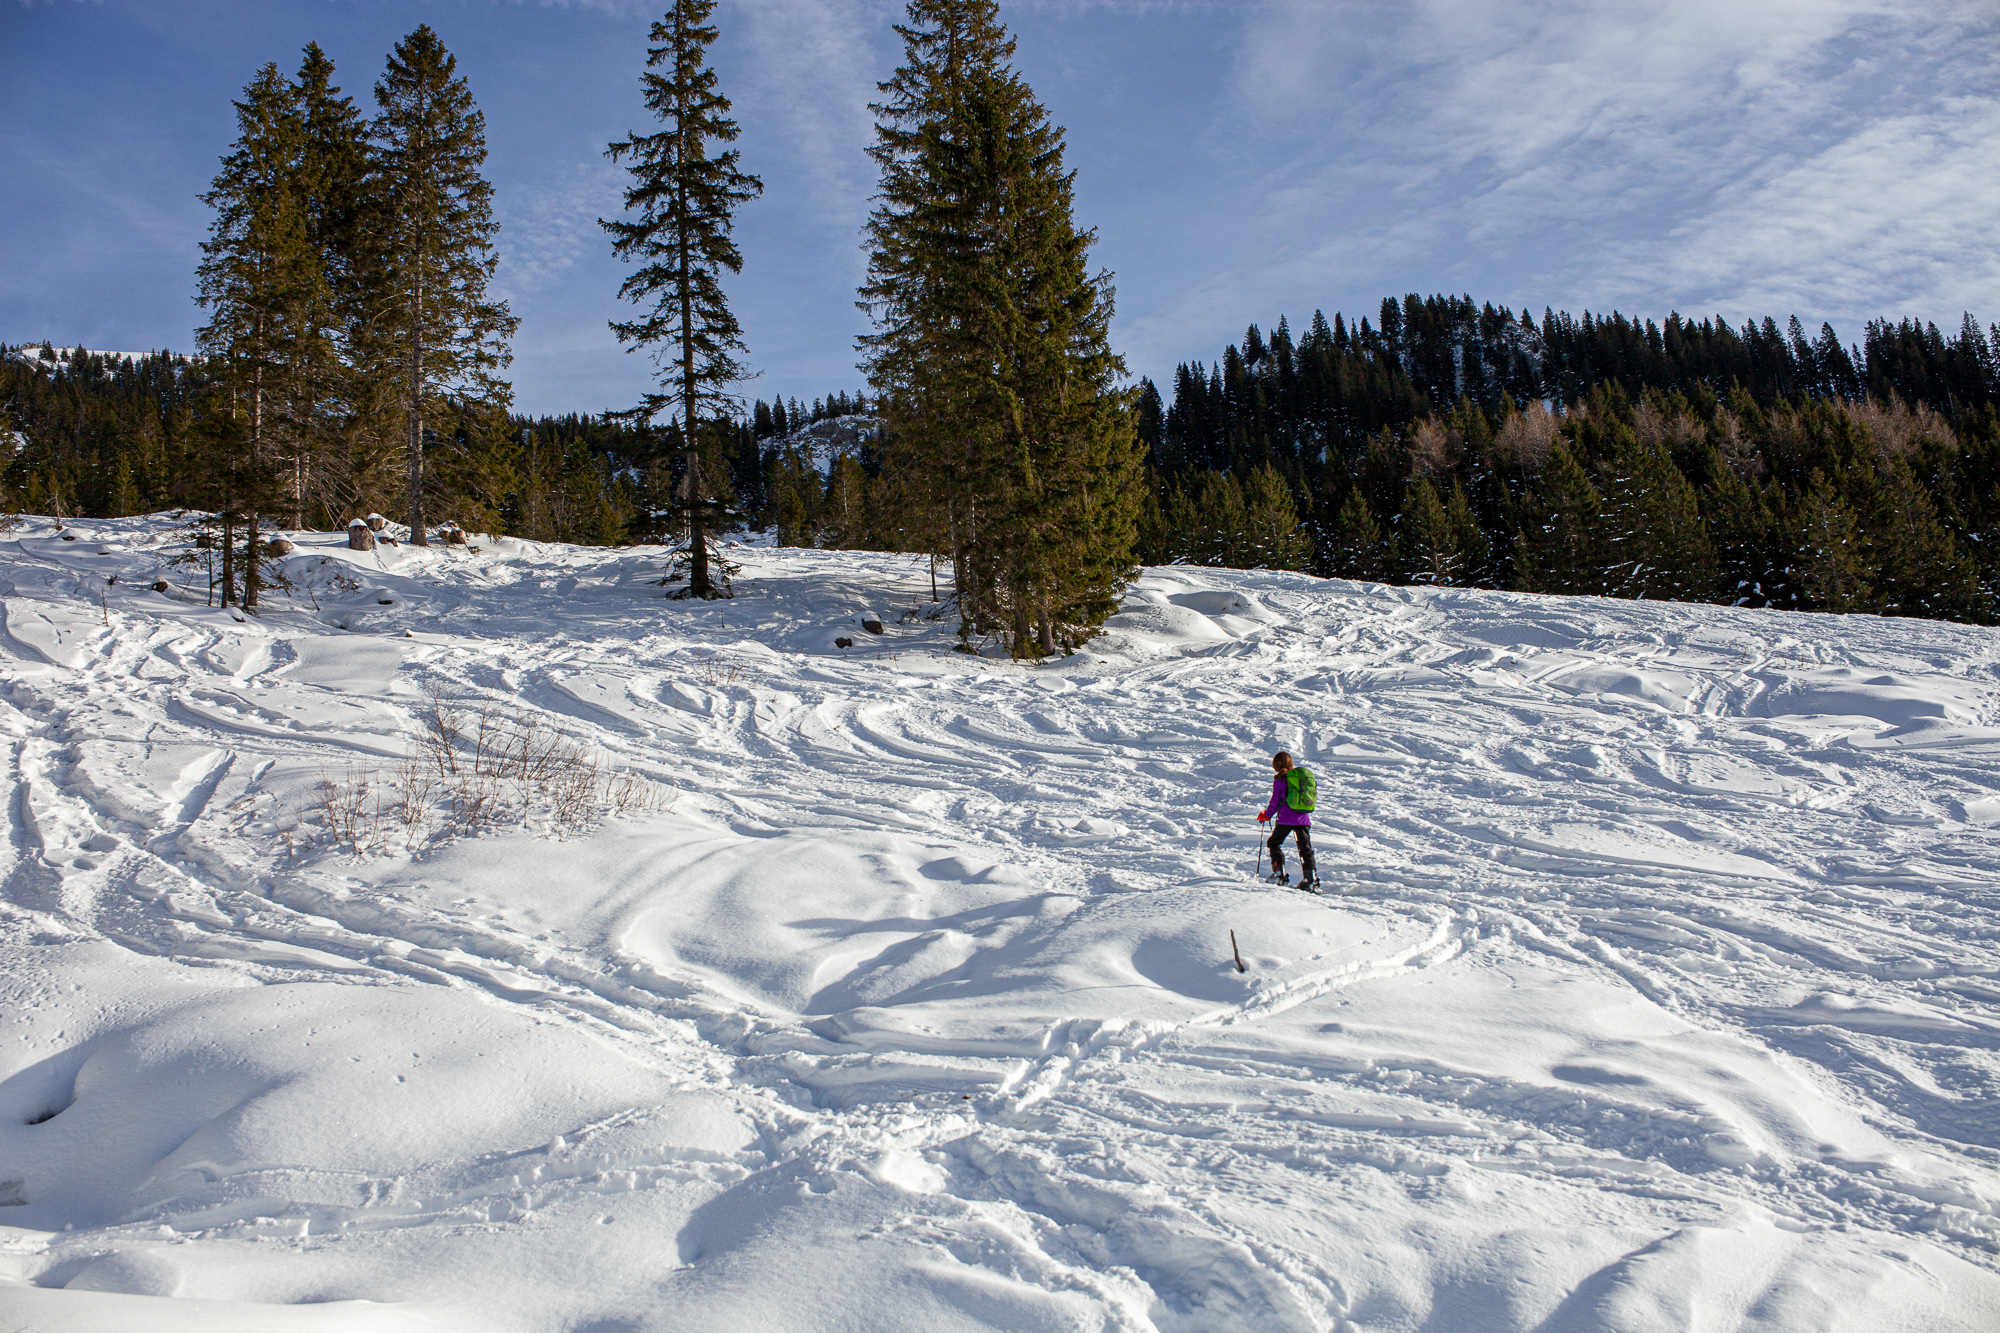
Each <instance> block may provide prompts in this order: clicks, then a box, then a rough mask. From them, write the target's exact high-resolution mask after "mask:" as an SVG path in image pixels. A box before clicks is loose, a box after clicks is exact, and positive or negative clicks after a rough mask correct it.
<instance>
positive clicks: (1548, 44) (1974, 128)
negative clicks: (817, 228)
mask: <svg viewBox="0 0 2000 1333" xmlns="http://www.w3.org/2000/svg"><path fill="white" fill-rule="evenodd" d="M1241 13H1242V21H1241V26H1240V28H1239V29H1238V33H1237V40H1236V44H1235V47H1234V55H1233V65H1232V68H1231V72H1230V76H1229V79H1230V85H1231V88H1232V91H1233V99H1234V101H1235V102H1236V103H1237V104H1238V105H1240V106H1242V107H1244V108H1247V109H1248V112H1247V114H1245V115H1244V116H1243V117H1242V119H1241V121H1240V123H1239V124H1235V125H1232V126H1230V127H1229V131H1228V138H1229V142H1228V145H1227V151H1228V152H1229V154H1231V155H1232V156H1233V157H1234V158H1235V159H1237V160H1239V161H1243V162H1246V163H1249V164H1251V168H1252V169H1251V171H1249V172H1246V173H1245V177H1246V178H1245V181H1244V186H1243V192H1242V194H1241V196H1240V197H1237V198H1233V199H1231V200H1230V201H1229V205H1228V206H1231V207H1234V208H1236V209H1238V210H1239V211H1240V213H1241V216H1242V217H1244V218H1245V219H1247V222H1246V225H1245V228H1244V230H1245V233H1246V240H1245V243H1244V244H1243V245H1242V246H1241V247H1240V248H1239V249H1238V250H1237V251H1236V252H1235V253H1234V254H1231V255H1228V256H1226V257H1224V258H1223V263H1222V264H1221V265H1219V266H1218V268H1219V271H1216V272H1212V273H1210V274H1208V275H1205V277H1204V280H1202V281H1200V282H1198V283H1197V284H1196V285H1194V286H1193V287H1191V288H1189V289H1187V290H1185V291H1184V292H1181V293H1178V294H1175V295H1173V296H1168V297H1167V298H1166V299H1165V300H1163V301H1161V302H1160V303H1159V304H1158V305H1156V306H1155V307H1154V308H1153V309H1152V310H1150V311H1148V312H1146V313H1144V314H1142V315H1141V316H1140V317H1139V318H1138V319H1136V320H1135V321H1133V323H1132V324H1131V325H1130V326H1129V331H1130V332H1131V333H1133V334H1134V335H1136V336H1137V337H1138V339H1139V341H1141V342H1142V343H1146V344H1152V343H1154V342H1156V341H1164V340H1166V339H1168V338H1173V337H1175V336H1176V332H1177V331H1178V337H1179V339H1180V340H1182V341H1183V342H1184V341H1185V338H1186V329H1187V327H1188V326H1190V325H1195V324H1201V323H1205V322H1207V320H1208V319H1210V318H1213V316H1211V315H1210V314H1209V309H1210V308H1211V307H1215V306H1218V305H1221V304H1223V303H1226V302H1227V301H1228V299H1229V298H1230V296H1231V295H1232V294H1233V295H1234V297H1235V299H1236V300H1237V302H1238V306H1239V312H1240V313H1238V314H1237V316H1236V319H1237V320H1239V321H1240V320H1241V318H1243V316H1244V314H1248V313H1252V312H1254V311H1255V310H1257V309H1260V308H1261V309H1263V310H1266V311H1272V310H1274V309H1276V308H1291V309H1294V310H1296V309H1298V308H1299V307H1300V305H1301V303H1302V302H1301V297H1303V298H1304V304H1305V305H1306V306H1307V307H1308V308H1309V307H1310V305H1311V304H1314V303H1317V302H1318V301H1321V300H1327V301H1337V300H1340V299H1342V298H1349V299H1351V298H1352V297H1353V296H1355V295H1359V294H1361V293H1363V292H1366V291H1369V290H1372V291H1374V292H1376V293H1378V294H1389V293H1393V292H1398V291H1404V290H1424V291H1429V290H1437V289H1439V288H1460V287H1463V288H1471V289H1473V290H1474V294H1475V295H1491V296H1493V297H1494V298H1496V299H1510V300H1512V301H1513V302H1514V303H1515V304H1521V303H1523V302H1526V301H1533V302H1534V303H1535V304H1536V305H1538V306H1539V305H1540V304H1541V303H1543V302H1552V303H1556V304H1565V303H1567V304H1570V305H1572V306H1579V305H1583V304H1590V305H1597V306H1606V305H1611V304H1620V305H1623V306H1624V307H1625V308H1626V309H1636V310H1640V311H1643V312H1645V313H1649V314H1650V313H1664V311H1665V310H1666V309H1667V308H1669V307H1676V306H1677V307H1680V308H1683V309H1697V310H1702V311H1709V310H1720V311H1723V312H1725V313H1728V314H1731V315H1732V316H1743V315H1748V314H1751V313H1755V314H1759V315H1761V314H1766V313H1771V314H1776V315H1778V316H1779V317H1780V318H1782V317H1783V316H1784V315H1785V314H1786V313H1788V312H1789V311H1791V310H1797V311H1799V313H1801V314H1802V315H1808V316H1811V317H1813V318H1823V317H1824V318H1833V319H1835V320H1836V322H1837V323H1840V322H1843V321H1844V322H1845V325H1846V326H1847V327H1848V328H1849V329H1850V330H1852V331H1856V332H1858V329H1854V328H1853V326H1854V325H1855V323H1856V322H1857V321H1858V320H1859V319H1861V318H1864V317H1867V316H1870V315H1874V314H1886V313H1891V312H1896V313H1901V312H1903V311H1906V310H1908V311H1911V312H1912V313H1918V314H1926V315H1931V316H1933V317H1937V318H1952V319H1954V320H1955V318H1956V313H1957V311H1958V310H1959V309H1960V308H1962V307H1966V306H1969V307H1971V308H1973V309H1975V310H1977V309H1981V308H1984V309H1988V310H1991V309H1994V308H1996V307H2000V258H1996V256H1995V248H1994V247H1993V246H1992V245H1991V244H1990V241H1989V238H1990V236H1991V233H1992V223H1991V219H1992V218H1994V217H1995V216H2000V170H1996V168H2000V150H1996V148H1995V145H1996V144H2000V78H1996V74H1995V71H1996V70H2000V11H1996V10H1995V9H1994V7H1993V6H1991V5H1990V4H1984V3H1969V2H1968V0H1679V2H1677V3H1674V4H1670V5H1662V6H1638V5H1631V4H1626V3H1616V2H1613V0H1556V2H1555V3H1550V2H1549V0H1405V2H1404V3H1400V4H1382V3H1361V2H1359V0H1272V2H1271V3H1264V4H1258V5H1254V6H1246V7H1245V9H1244V10H1243V11H1241ZM1162 295H1163V296H1165V295H1166V294H1164V293H1163V294H1162ZM1350 308H1353V307H1350ZM1267 317H1268V315H1267Z"/></svg>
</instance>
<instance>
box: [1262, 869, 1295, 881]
mask: <svg viewBox="0 0 2000 1333" xmlns="http://www.w3.org/2000/svg"><path fill="white" fill-rule="evenodd" d="M1264 882H1265V883H1266V884H1290V883H1291V882H1292V876H1291V874H1290V872H1288V871H1284V870H1273V871H1272V872H1271V873H1270V874H1268V875H1266V876H1264Z"/></svg>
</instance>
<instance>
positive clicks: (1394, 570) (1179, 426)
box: [0, 297, 2000, 622]
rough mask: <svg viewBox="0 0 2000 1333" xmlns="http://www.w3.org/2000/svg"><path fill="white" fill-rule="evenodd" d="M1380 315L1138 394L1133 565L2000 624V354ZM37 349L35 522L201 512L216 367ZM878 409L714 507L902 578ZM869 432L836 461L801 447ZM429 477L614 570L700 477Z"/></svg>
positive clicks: (761, 468) (455, 441)
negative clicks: (600, 547) (1296, 572)
mask: <svg viewBox="0 0 2000 1333" xmlns="http://www.w3.org/2000/svg"><path fill="white" fill-rule="evenodd" d="M1384 304H1385V309H1393V310H1395V312H1396V317H1393V318H1385V319H1384V320H1383V321H1382V324H1381V325H1380V326H1376V325H1372V324H1371V323H1370V322H1369V321H1367V320H1365V319H1364V320H1362V321H1360V322H1359V323H1358V324H1356V325H1353V326H1350V325H1349V324H1348V323H1347V322H1346V320H1345V319H1344V317H1342V316H1338V315H1336V316H1335V318H1334V320H1333V321H1332V323H1331V324H1329V323H1328V322H1327V321H1326V320H1324V319H1323V318H1320V317H1317V316H1316V317H1315V319H1314V321H1313V323H1312V324H1311V325H1310V326H1309V331H1308V333H1307V335H1306V336H1305V337H1304V338H1302V339H1300V340H1298V342H1297V343H1294V342H1293V340H1292V338H1291V335H1290V330H1289V327H1288V324H1287V321H1285V320H1283V319H1280V321H1279V323H1278V326H1277V328H1276V329H1275V330H1274V331H1273V332H1272V333H1271V334H1269V335H1268V336H1267V335H1264V334H1263V333H1262V332H1261V331H1260V330H1259V329H1257V328H1256V327H1254V326H1253V327H1252V328H1251V329H1250V330H1249V331H1248V332H1247V333H1246V335H1245V337H1244V339H1243V341H1242V343H1241V344H1239V345H1235V346H1231V347H1229V348H1227V349H1225V351H1224V353H1223V355H1222V357H1221V358H1219V359H1218V360H1217V362H1216V363H1215V364H1214V366H1213V367H1212V368H1211V367H1208V366H1205V365H1202V364H1201V363H1190V364H1188V365H1186V366H1183V367H1181V368H1180V370H1179V372H1178V373H1177V374H1176V376H1175V381H1174V386H1173V398H1172V400H1171V402H1163V401H1162V399H1161V397H1160V395H1159V394H1158V392H1157V390H1156V389H1155V388H1154V386H1153V385H1152V384H1151V383H1150V382H1149V381H1145V380H1142V381H1141V382H1140V384H1139V387H1138V389H1137V392H1136V395H1135V397H1136V404H1135V412H1134V416H1135V419H1136V421H1137V426H1138V432H1139V436H1140V439H1141V441H1142V442H1143V444H1144V446H1145V448H1146V451H1147V462H1148V471H1147V481H1148V489H1147V496H1146V502H1145V507H1144V509H1143V511H1142V517H1141V522H1140V531H1139V541H1140V547H1139V558H1140V559H1142V560H1143V561H1145V562H1147V563H1162V564H1164V563H1172V562H1174V561H1185V562H1188V563H1194V564H1213V565H1231V566H1247V567H1256V566H1264V567H1272V568H1289V569H1302V570H1308V571H1311V572H1315V573H1319V574H1324V575H1334V576H1342V577H1355V578H1371V579H1386V580H1389V581H1393V582H1405V583H1419V584H1422V583H1430V584H1452V585H1458V586H1467V587H1500V588H1521V589H1526V590H1531V591H1544V592H1594V593H1600V594H1604V595H1608V596H1644V597H1655V598H1674V599H1677V600H1692V601H1716V602H1730V603H1741V604H1745V605H1768V606H1776V607H1782V608H1790V609H1820V610H1869V611H1879V612H1884V613H1888V614H1900V615H1921V616H1932V617H1942V618H1947V619H1959V620H1972V621H1978V622H1990V621H1992V620H1993V619H1994V618H1995V609H1996V603H1995V599H1996V596H2000V410H1996V409H2000V330H1995V329H1988V330H1987V331H1985V332H1984V333H1982V332H1981V331H1980V329H1979V327H1978V326H1977V325H1976V324H1975V323H1973V322H1972V321H1971V320H1970V319H1968V320H1966V321H1965V322H1964V324H1963V325H1962V326H1961V328H1960V329H1959V330H1958V331H1957V332H1956V333H1954V334H1952V335H1949V336H1947V335H1945V334H1944V333H1942V332H1941V331H1940V330H1939V329H1938V328H1937V327H1936V326H1935V325H1933V324H1918V323H1915V322H1913V321H1903V322H1901V323H1891V322H1888V321H1878V322H1875V323H1872V324H1870V325H1868V326H1867V328H1866V330H1865V332H1864V336H1863V339H1862V341H1861V342H1860V343H1859V344H1857V345H1854V346H1844V345H1843V344H1841V343H1840V342H1839V340H1838V339H1837V338H1836V337H1835V336H1834V334H1833V331H1832V330H1831V329H1828V328H1826V327H1824V326H1822V329H1821V331H1820V333H1819V335H1818V336H1816V337H1814V338H1810V339H1809V338H1807V337H1806V336H1805V335H1804V333H1803V331H1802V330H1801V328H1800V327H1799V325H1798V322H1797V321H1796V320H1793V321H1792V322H1791V326H1790V327H1789V328H1788V329H1781V328H1780V327H1779V326H1778V325H1777V324H1776V322H1775V321H1774V320H1765V321H1763V322H1762V323H1761V324H1748V325H1745V326H1743V327H1742V328H1740V329H1732V328H1731V327H1730V326H1729V325H1727V324H1726V323H1725V322H1723V321H1721V320H1716V319H1711V320H1705V321H1702V322H1700V323H1689V322H1687V321H1684V320H1680V319H1677V318H1670V319H1669V320H1668V321H1666V322H1665V324H1664V325H1660V324H1654V323H1651V322H1641V321H1637V320H1631V319H1628V318H1625V317H1623V316H1619V315H1612V316H1608V317H1604V318H1598V317H1596V316H1594V315H1591V314H1589V313H1588V312H1586V313H1585V314H1584V315H1583V316H1582V317H1580V318H1574V317H1571V316H1570V315H1568V314H1565V313H1561V312H1554V313H1549V314H1546V315H1545V316H1544V317H1543V319H1542V320H1541V321H1539V322H1535V321H1532V320H1530V319H1528V318H1525V317H1514V318H1507V317H1505V316H1501V315H1498V314H1497V312H1495V311H1494V310H1493V308H1492V307H1490V306H1488V307H1478V306H1474V305H1473V303H1472V302H1471V301H1470V300H1468V299H1466V298H1462V297H1453V298H1446V297H1431V298H1427V299H1421V300H1420V299H1418V298H1415V297H1411V298H1406V299H1405V300H1404V301H1403V302H1400V303H1389V302H1385V303H1384ZM1412 312H1415V313H1418V314H1420V315H1421V316H1422V317H1421V318H1412V317H1411V314H1412ZM1385 328H1386V329H1389V330H1392V331H1393V332H1391V333H1387V334H1385V333H1384V331H1383V330H1384V329H1385ZM1468 345H1470V346H1472V348H1473V350H1472V352H1471V353H1470V354H1468V353H1467V352H1465V351H1464V350H1463V349H1464V348H1465V347H1467V346H1468ZM13 350H14V352H15V355H13V356H9V357H6V358H4V359H0V412H4V413H5V415H6V417H7V421H8V422H9V423H11V428H12V429H18V430H19V431H21V432H22V434H23V436H25V438H26V441H27V443H26V445H25V446H24V447H23V448H21V449H19V450H18V451H17V452H16V453H15V454H14V456H13V457H12V458H11V460H10V461H9V462H8V464H7V466H6V469H5V471H4V473H0V485H4V487H5V498H6V501H7V503H8V504H9V506H10V507H13V508H21V509H27V510H31V511H34V512H52V513H59V514H62V513H67V514H79V515H108V516H116V515H124V514H134V513H143V512H149V511H152V510H156V509H162V508H178V507H194V506H200V505H202V504H203V503H205V501H206V500H207V498H208V497H207V492H206V490H205V485H206V483H205V481H204V474H203V469H202V468H201V466H200V465H199V462H198V460H197V457H196V455H197V454H198V453H199V451H200V449H201V448H202V441H201V439H200V437H199V434H198V432H196V431H195V430H194V428H193V421H194V404H195V402H196V401H197V400H199V399H200V397H201V396H202V394H203V393H204V392H205V391H206V386H205V385H204V381H203V369H202V362H201V361H200V360H199V359H191V358H188V357H175V356H169V355H166V354H160V355H156V356H150V357H144V358H138V359H134V360H129V361H128V360H124V359H120V358H104V357H93V356H89V355H87V354H85V355H82V356H78V357H74V358H72V357H70V355H69V354H68V353H67V352H63V353H60V354H59V353H57V352H55V351H54V350H49V351H46V352H45V351H43V350H42V349H41V348H39V347H36V346H30V347H28V348H25V349H13ZM1501 351H1504V352H1505V353H1506V355H1505V356H1504V357H1503V356H1501V355H1499V354H1498V353H1500V352H1501ZM1438 403H1443V404H1445V406H1444V407H1443V409H1442V410H1440V409H1439V408H1438V407H1437V406H1435V404H1438ZM872 412H873V404H872V403H871V402H870V400H869V399H868V398H867V397H866V395H865V394H853V395H850V394H848V393H846V392H838V393H833V394H829V395H827V396H826V397H825V398H824V399H821V400H815V401H814V402H812V403H810V404H802V403H800V402H798V401H797V400H796V399H794V400H791V401H790V402H789V403H788V402H785V401H782V400H781V401H778V402H775V403H766V402H763V401H762V400H759V401H757V402H756V403H755V404H754V405H753V407H752V409H751V411H750V412H749V413H748V414H747V416H746V417H745V419H743V420H742V421H740V422H738V423H736V425H735V428H734V430H733V433H732V434H731V436H730V439H729V441H728V444H727V447H726V449H725V451H724V455H723V457H724V461H725V467H724V469H723V473H722V478H721V484H720V487H719V489H722V490H723V491H724V492H725V493H726V494H727V495H728V497H729V500H730V503H731V506H732V509H733V511H734V512H735V513H737V514H740V515H741V517H742V521H744V522H745V523H746V524H748V525H751V526H754V527H759V528H772V529H775V531H776V535H777V537H778V538H779V540H780V541H781V542H783V543H784V544H786V545H802V546H827V547H854V548H870V549H884V550H897V549H906V548H907V547H908V546H910V545H911V543H910V542H908V541H907V535H908V534H907V533H906V531H905V523H904V516H903V515H902V513H901V512H899V509H898V506H897V505H896V503H895V496H894V494H893V488H892V486H891V485H890V483H889V482H888V481H887V480H885V479H884V475H883V467H882V460H881V442H880V439H879V434H878V433H877V431H878V427H877V425H876V419H875V418H874V417H873V416H872ZM853 418H862V419H863V420H862V421H861V422H860V423H859V424H860V425H861V426H862V427H863V429H861V430H860V431H859V432H858V433H857V431H856V430H855V427H854V424H852V419H853ZM844 419H845V420H849V421H850V425H849V427H848V429H847V430H846V432H845V433H844V434H843V435H841V436H840V437H839V438H838V439H834V438H833V437H829V439H830V440H831V441H832V443H833V445H834V447H833V448H831V449H821V450H819V451H818V452H817V453H815V452H813V451H810V450H809V449H808V448H806V447H805V446H806V445H807V444H808V443H809V437H808V436H807V435H806V434H805V433H804V432H806V430H807V428H809V427H810V428H818V427H819V424H820V423H826V422H838V421H842V420H844ZM9 428H10V427H9V425H8V424H6V423H0V433H4V431H6V430H7V429H9ZM829 455H831V458H830V459H829ZM430 460H431V465H430V468H429V470H428V472H427V483H426V484H427V485H429V486H430V487H431V488H432V490H433V492H434V495H435V501H434V503H435V505H436V506H437V509H438V512H440V513H444V514H448V515H450V516H451V517H452V518H454V519H455V520H456V521H458V522H460V523H463V524H464V525H465V526H467V527H470V528H474V529H477V530H482V531H492V532H496V533H508V534H513V535H519V536H524V537H529V538H533V539H536V540H546V541H574V542H590V543H598V544H604V545H619V544H626V543H630V542H635V541H641V540H656V539H657V538H658V536H659V533H658V531H657V528H658V522H657V519H656V517H655V516H656V514H657V513H658V512H659V511H661V510H662V509H664V508H666V507H667V506H668V504H669V501H670V495H671V491H672V488H673V486H674V484H675V482H676V480H677V475H678V474H677V471H676V469H675V467H674V458H673V454H672V452H671V450H670V449H669V448H666V447H663V446H662V443H661V441H660V440H659V438H658V437H657V436H656V435H653V434H649V433H647V432H643V431H638V430H634V429H631V428H629V427H627V426H625V425H622V424H620V423H619V422H617V421H615V420H609V419H607V418H605V417H604V416H603V415H601V414H599V415H586V414H573V415H569V416H564V417H542V418H529V417H524V416H519V415H508V416H506V417H505V418H504V420H502V421H500V422H498V423H497V425H496V424H495V423H493V422H491V421H489V420H486V419H483V418H481V417H480V416H479V415H478V414H468V415H467V416H466V417H465V418H464V419H463V420H460V421H457V422H454V423H453V424H452V426H451V428H450V429H449V430H447V431H444V432H441V433H440V435H439V436H438V437H437V438H434V439H433V440H432V442H431V448H430ZM390 498H393V496H392V497H390ZM366 502H367V497H359V498H357V501H356V506H359V505H361V504H365V503H366ZM385 503H386V502H385ZM350 508H354V507H353V506H351V507H350ZM355 512H362V513H365V512H367V509H365V508H355ZM349 516H351V515H350V514H349V513H348V512H347V511H346V510H340V509H330V508H325V507H322V508H320V509H318V510H316V511H314V512H313V513H311V514H309V515H308V523H309V525H312V526H319V527H337V526H339V525H340V524H341V523H343V522H345V521H346V519H347V517H349Z"/></svg>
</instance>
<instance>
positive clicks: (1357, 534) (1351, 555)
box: [1332, 486, 1396, 582]
mask: <svg viewBox="0 0 2000 1333" xmlns="http://www.w3.org/2000/svg"><path fill="white" fill-rule="evenodd" d="M1333 533H1334V536H1333V548H1334V549H1333V560H1332V565H1333V572H1334V575H1335V577H1337V578H1344V579H1364V580H1367V581H1370V582H1380V581H1382V580H1384V579H1386V578H1388V577H1389V574H1390V571H1391V569H1392V568H1393V567H1394V565H1395V560H1396V552H1395V547H1394V544H1393V543H1392V542H1390V541H1389V540H1388V539H1387V538H1385V537H1384V536H1383V534H1382V529H1381V525H1379V524H1378V523H1376V521H1375V514H1374V511H1373V510H1371V509H1370V508H1369V507H1368V496H1367V495H1366V494H1365V493H1364V492H1363V491H1362V489H1361V487H1359V486H1353V487H1349V488H1348V492H1347V498H1346V499H1345V500H1342V501H1341V504H1340V512H1339V513H1338V514H1337V515H1336V516H1335V518H1334V522H1333Z"/></svg>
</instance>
